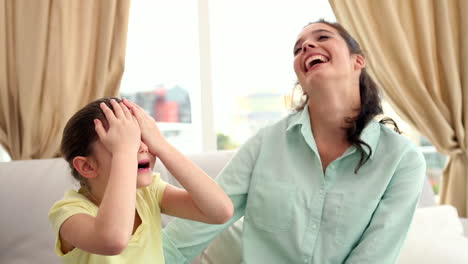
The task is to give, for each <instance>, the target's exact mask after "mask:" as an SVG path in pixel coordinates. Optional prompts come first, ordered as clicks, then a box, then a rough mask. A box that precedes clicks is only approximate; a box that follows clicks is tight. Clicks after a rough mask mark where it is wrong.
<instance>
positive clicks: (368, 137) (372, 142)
mask: <svg viewBox="0 0 468 264" xmlns="http://www.w3.org/2000/svg"><path fill="white" fill-rule="evenodd" d="M296 126H302V127H303V129H301V132H305V131H307V132H309V131H310V134H309V133H307V134H308V135H306V134H304V133H303V136H304V138H306V140H307V138H308V137H310V136H312V140H311V142H310V143H311V144H310V145H313V146H311V147H312V149H314V150H316V148H317V147H316V143H315V139H314V138H313V134H312V129H311V128H310V118H309V108H308V107H307V105H306V106H305V107H304V109H302V110H300V112H298V113H297V114H296V115H293V116H292V118H291V121H290V122H289V125H288V127H287V128H286V131H287V132H289V131H293V130H292V128H294V127H296ZM304 128H305V130H304ZM379 137H380V125H379V123H378V122H377V121H376V120H371V121H370V122H369V123H368V124H367V125H366V127H365V128H364V129H363V130H362V132H361V137H360V138H361V140H362V141H364V142H365V143H366V144H368V145H369V146H370V147H371V149H372V153H371V156H370V159H372V158H373V157H374V154H375V151H376V147H377V143H378V141H379ZM363 149H364V151H365V152H366V154H367V155H369V149H368V148H367V147H365V146H364V147H363ZM317 153H318V152H317Z"/></svg>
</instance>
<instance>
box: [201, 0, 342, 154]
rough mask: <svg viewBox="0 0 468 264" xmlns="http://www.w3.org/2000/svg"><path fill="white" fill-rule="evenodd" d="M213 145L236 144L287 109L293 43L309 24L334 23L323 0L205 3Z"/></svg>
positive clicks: (281, 115) (292, 79)
mask: <svg viewBox="0 0 468 264" xmlns="http://www.w3.org/2000/svg"><path fill="white" fill-rule="evenodd" d="M209 7H210V32H211V48H212V49H211V50H212V52H211V54H212V58H213V59H212V65H213V67H212V76H213V77H212V80H213V98H214V100H213V108H214V122H215V129H216V133H217V135H218V136H217V142H218V149H226V148H235V147H237V146H239V145H240V144H242V143H244V142H245V141H246V140H247V139H248V138H249V137H250V136H252V135H253V134H254V133H255V132H256V131H257V130H258V129H259V128H261V127H263V126H265V125H267V124H270V123H272V122H275V121H277V120H279V119H281V118H282V117H284V116H285V115H286V114H287V113H288V109H287V107H286V105H285V101H287V100H289V97H288V94H290V92H291V91H292V88H293V86H294V84H295V81H296V77H295V74H294V70H293V51H292V49H293V45H294V41H295V39H296V37H297V35H298V34H299V33H300V31H301V29H302V28H303V27H304V26H305V25H307V24H308V23H309V22H313V21H316V20H318V19H320V18H325V19H327V20H330V21H335V17H334V15H333V12H332V10H331V7H330V6H329V3H328V1H326V0H320V1H310V0H300V1H294V2H293V3H292V2H288V1H266V0H256V1H246V0H240V1H227V0H223V1H221V0H216V1H210V6H209Z"/></svg>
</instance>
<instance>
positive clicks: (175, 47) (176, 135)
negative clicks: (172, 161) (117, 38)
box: [120, 0, 201, 152]
mask: <svg viewBox="0 0 468 264" xmlns="http://www.w3.org/2000/svg"><path fill="white" fill-rule="evenodd" d="M198 32H199V31H198V6H197V2H196V1H182V0H177V1H133V2H132V4H131V7H130V16H129V28H128V40H127V51H126V65H125V72H124V75H123V78H122V84H121V89H120V92H121V96H123V97H127V98H128V99H129V100H132V101H134V102H136V103H137V104H139V105H140V106H142V107H143V108H144V109H145V110H146V111H147V112H148V113H149V114H151V115H152V116H153V117H154V118H155V120H156V121H158V124H159V128H160V130H161V132H162V133H163V135H164V136H165V137H166V138H167V139H168V140H169V141H170V142H171V143H172V144H173V145H174V146H176V147H177V148H178V149H180V150H182V151H184V152H189V151H195V152H196V151H201V143H200V142H201V141H200V140H199V139H200V138H201V129H200V122H198V120H199V118H198V117H199V116H200V113H199V111H200V104H199V100H198V98H200V70H199V45H198V40H199V38H198Z"/></svg>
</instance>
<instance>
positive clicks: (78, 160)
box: [73, 156, 98, 179]
mask: <svg viewBox="0 0 468 264" xmlns="http://www.w3.org/2000/svg"><path fill="white" fill-rule="evenodd" d="M73 167H75V169H76V170H77V171H78V173H79V174H80V175H81V176H83V177H85V178H86V179H91V178H95V177H96V176H97V175H98V174H97V164H96V162H95V161H94V160H92V159H91V158H88V157H82V156H77V157H75V158H73Z"/></svg>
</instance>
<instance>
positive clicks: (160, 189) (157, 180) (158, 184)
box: [153, 173, 167, 207]
mask: <svg viewBox="0 0 468 264" xmlns="http://www.w3.org/2000/svg"><path fill="white" fill-rule="evenodd" d="M153 186H154V192H155V194H156V201H157V202H158V206H159V207H161V201H162V198H163V195H164V190H165V189H166V186H167V182H165V181H164V180H163V179H161V175H160V174H159V173H155V174H154V179H153Z"/></svg>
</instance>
